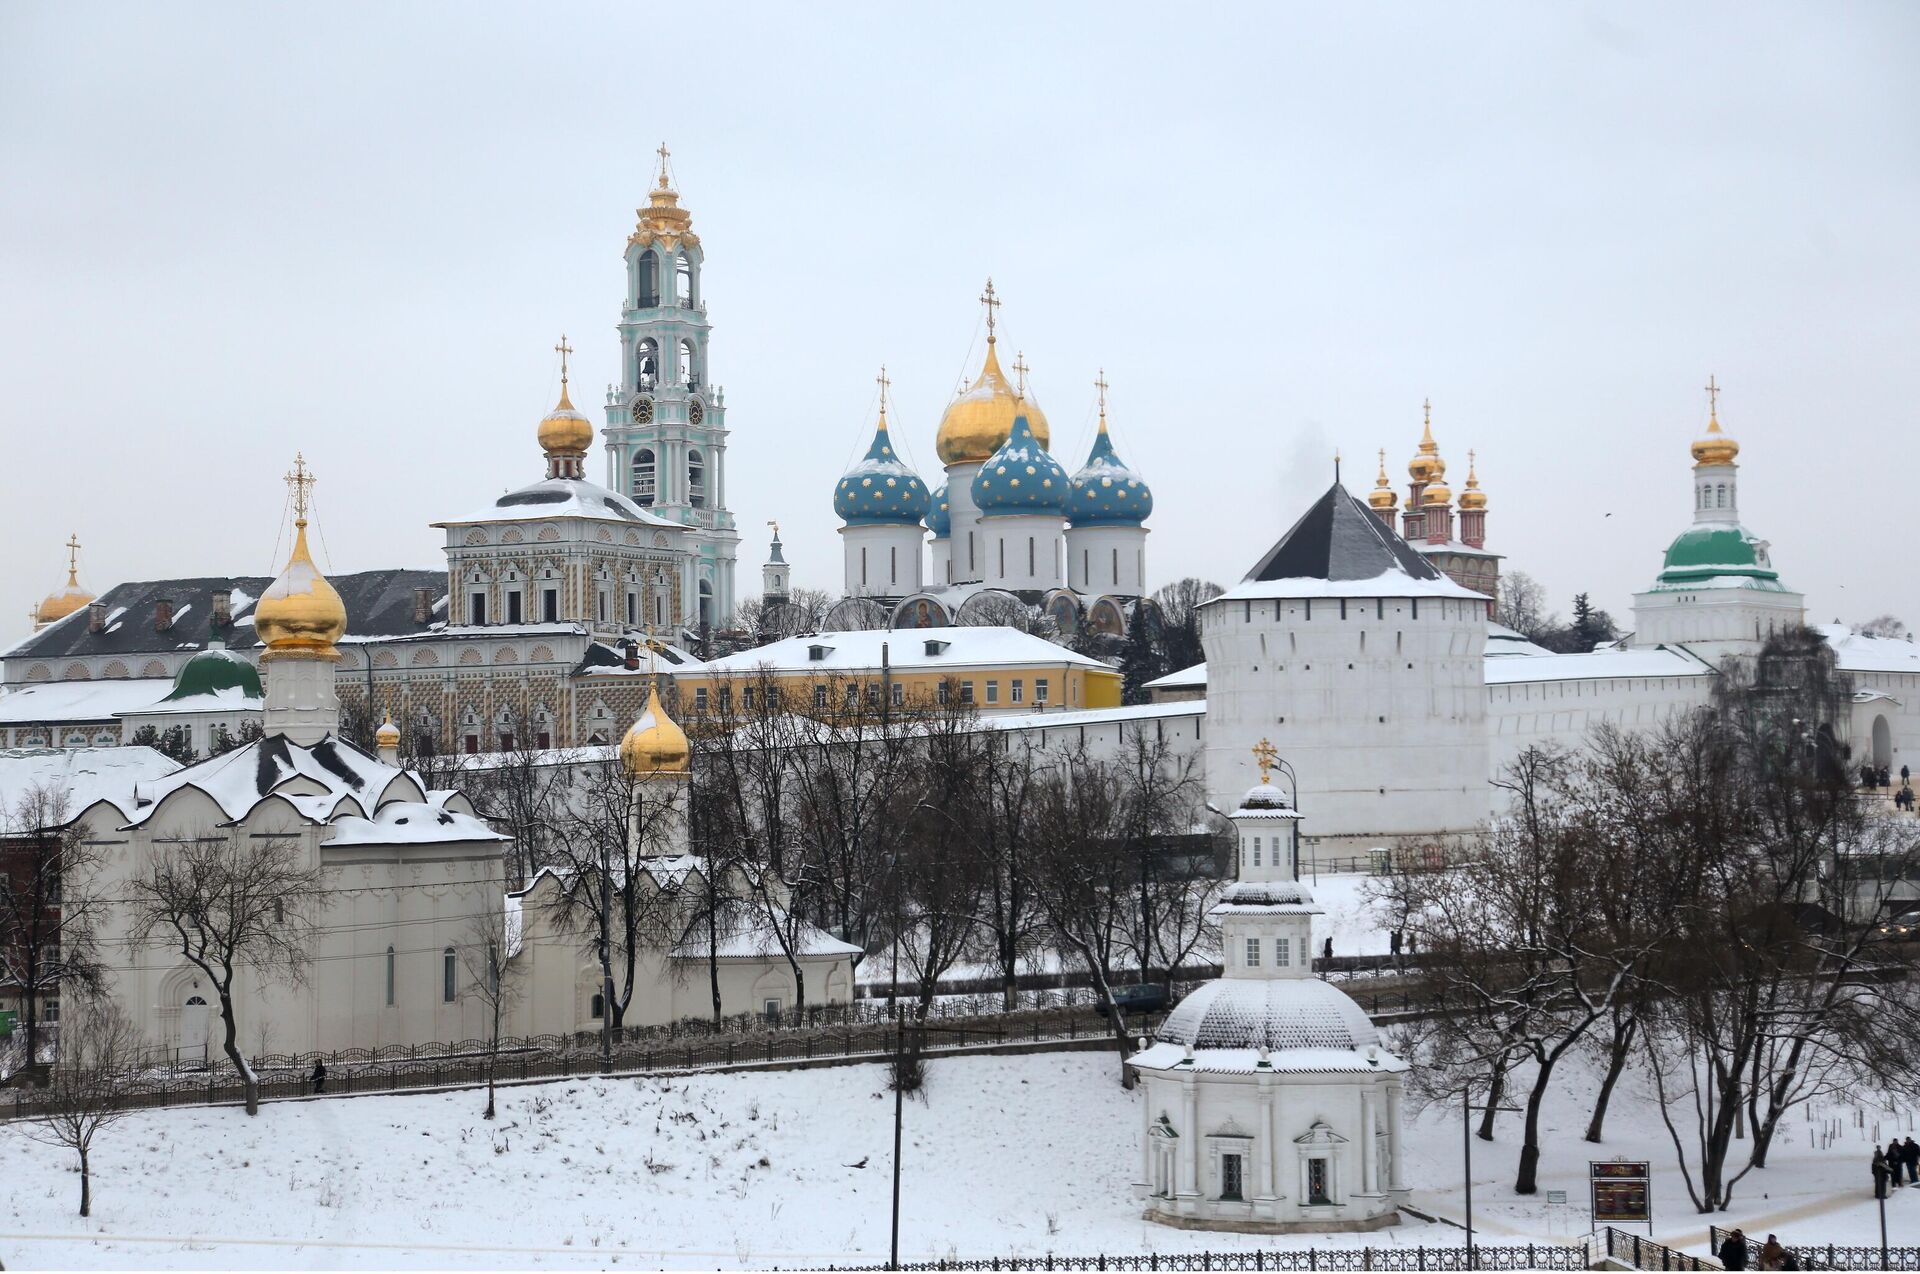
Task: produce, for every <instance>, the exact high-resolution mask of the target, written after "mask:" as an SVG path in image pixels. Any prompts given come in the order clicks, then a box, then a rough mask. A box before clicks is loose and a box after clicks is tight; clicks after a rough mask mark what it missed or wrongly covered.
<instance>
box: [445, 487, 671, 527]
mask: <svg viewBox="0 0 1920 1274" xmlns="http://www.w3.org/2000/svg"><path fill="white" fill-rule="evenodd" d="M542 518H596V519H598V520H600V521H603V522H637V523H639V524H640V525H642V526H656V527H660V528H662V529H672V530H676V531H683V530H685V529H686V528H685V527H683V526H682V525H681V524H680V523H678V522H670V521H668V520H667V519H666V518H663V517H661V516H660V515H659V514H657V513H649V512H647V511H646V510H645V509H643V508H641V507H640V506H639V505H637V504H635V503H634V502H633V501H632V500H629V499H628V498H627V497H626V496H624V495H621V494H620V493H619V492H618V491H609V490H608V489H607V488H605V487H603V486H600V485H599V484H597V483H593V482H588V481H587V480H586V479H584V478H547V479H546V480H544V481H541V482H536V483H533V484H532V485H531V486H525V487H521V488H520V489H519V490H518V491H509V492H507V494H505V495H503V496H501V497H500V498H499V499H498V500H495V501H494V502H493V503H492V504H490V505H488V506H487V507H486V508H484V509H481V510H480V511H478V512H477V513H472V514H469V515H468V516H466V517H463V518H447V519H445V520H443V521H440V522H435V523H433V524H432V525H434V526H465V525H467V524H469V523H473V522H536V521H539V520H540V519H542Z"/></svg>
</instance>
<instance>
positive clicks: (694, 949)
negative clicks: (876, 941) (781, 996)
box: [673, 907, 860, 960]
mask: <svg viewBox="0 0 1920 1274" xmlns="http://www.w3.org/2000/svg"><path fill="white" fill-rule="evenodd" d="M777 917H778V918H777V923H778V930H779V932H784V933H785V934H786V935H787V936H788V938H789V940H790V941H791V942H792V944H793V953H794V954H795V955H796V956H800V957H803V958H807V957H829V956H853V955H858V954H860V948H859V947H857V946H855V945H854V944H853V943H851V942H842V941H841V940H840V939H838V938H836V937H834V936H833V935H832V934H830V933H828V932H827V931H826V930H824V929H821V928H818V927H816V926H814V925H811V924H808V923H807V922H806V921H804V920H794V919H793V918H792V917H791V916H790V915H789V914H788V913H786V912H779V913H777ZM775 923H776V921H775V919H774V918H773V917H769V916H767V915H765V914H763V913H762V912H761V910H760V909H759V908H758V907H755V908H751V909H749V908H745V907H735V908H731V909H730V910H729V911H728V913H727V919H726V920H725V921H724V922H723V923H722V925H721V927H720V932H719V941H718V942H717V944H716V946H715V949H714V956H715V958H716V959H720V960H764V959H766V958H767V957H769V956H773V957H775V958H779V957H782V956H784V955H785V951H786V949H785V948H784V947H782V946H781V945H780V938H779V936H778V934H777V933H776V929H775ZM673 958H674V959H676V960H704V959H706V958H707V936H706V930H705V929H704V928H703V927H700V926H694V927H692V928H689V929H688V931H687V934H686V936H685V937H683V938H682V939H681V940H680V942H679V944H678V945H677V946H675V947H674V949H673Z"/></svg>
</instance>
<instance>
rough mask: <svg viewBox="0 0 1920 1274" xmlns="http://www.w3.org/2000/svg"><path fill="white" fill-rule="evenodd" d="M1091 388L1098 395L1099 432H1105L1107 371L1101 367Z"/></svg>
mask: <svg viewBox="0 0 1920 1274" xmlns="http://www.w3.org/2000/svg"><path fill="white" fill-rule="evenodd" d="M1093 387H1094V389H1095V390H1096V391H1097V392H1098V393H1099V395H1100V432H1101V433H1105V432H1107V369H1106V368H1104V367H1102V368H1101V369H1100V371H1099V372H1098V373H1097V374H1096V375H1095V376H1094V378H1093Z"/></svg>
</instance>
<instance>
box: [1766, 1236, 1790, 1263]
mask: <svg viewBox="0 0 1920 1274" xmlns="http://www.w3.org/2000/svg"><path fill="white" fill-rule="evenodd" d="M1786 1265H1787V1249H1785V1248H1783V1247H1781V1246H1780V1239H1779V1237H1778V1236H1777V1235H1772V1234H1769V1235H1768V1236H1767V1241H1766V1242H1765V1243H1764V1244H1762V1245H1761V1247H1760V1268H1761V1269H1763V1270H1781V1269H1785V1268H1786Z"/></svg>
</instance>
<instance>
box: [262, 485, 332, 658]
mask: <svg viewBox="0 0 1920 1274" xmlns="http://www.w3.org/2000/svg"><path fill="white" fill-rule="evenodd" d="M287 484H288V485H289V486H291V487H292V488H293V554H292V556H291V557H289V558H288V559H287V565H286V568H285V569H284V570H282V571H281V572H280V574H279V575H277V576H275V577H274V581H273V583H271V584H269V585H267V591H266V592H264V593H262V594H261V595H260V601H259V604H258V605H256V606H255V607H254V608H253V631H254V633H255V635H256V636H258V637H259V638H260V643H261V645H263V646H265V647H266V648H267V653H268V654H269V655H307V656H312V657H316V658H328V659H330V658H333V657H334V653H335V652H334V649H333V644H334V643H335V642H336V641H339V640H340V638H341V637H342V636H343V635H345V633H346V631H347V607H346V604H345V603H344V602H342V601H341V600H340V594H339V593H337V592H335V591H334V588H333V585H331V584H329V583H327V577H326V576H324V575H322V574H321V573H320V568H319V567H317V566H315V565H314V564H313V557H312V555H311V554H309V553H308V551H307V491H308V489H309V488H310V487H312V485H313V475H312V474H311V473H309V472H308V470H307V467H306V462H305V461H304V460H303V459H300V458H296V459H295V460H294V464H293V472H292V473H290V474H288V475H287Z"/></svg>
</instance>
